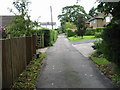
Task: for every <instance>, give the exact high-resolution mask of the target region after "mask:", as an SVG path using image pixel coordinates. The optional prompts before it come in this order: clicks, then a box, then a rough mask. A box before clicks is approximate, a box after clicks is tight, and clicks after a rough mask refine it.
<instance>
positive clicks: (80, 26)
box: [76, 13, 86, 37]
mask: <svg viewBox="0 0 120 90" xmlns="http://www.w3.org/2000/svg"><path fill="white" fill-rule="evenodd" d="M76 27H77V30H78V31H77V35H78V36H82V37H83V35H84V34H85V30H86V24H85V16H84V15H83V14H80V13H79V14H78V18H77V22H76Z"/></svg>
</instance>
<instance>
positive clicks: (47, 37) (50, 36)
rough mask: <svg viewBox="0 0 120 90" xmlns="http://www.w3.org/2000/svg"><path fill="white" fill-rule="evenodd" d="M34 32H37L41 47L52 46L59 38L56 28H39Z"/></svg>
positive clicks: (38, 42) (38, 43)
mask: <svg viewBox="0 0 120 90" xmlns="http://www.w3.org/2000/svg"><path fill="white" fill-rule="evenodd" d="M33 32H34V33H36V34H37V40H38V41H37V45H38V46H39V48H43V47H47V46H52V45H53V44H54V42H55V41H56V40H57V35H58V34H57V31H56V30H51V29H46V28H42V29H38V30H33Z"/></svg>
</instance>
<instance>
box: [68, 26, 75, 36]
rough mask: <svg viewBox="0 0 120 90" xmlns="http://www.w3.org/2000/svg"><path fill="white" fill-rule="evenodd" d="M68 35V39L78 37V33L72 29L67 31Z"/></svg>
mask: <svg viewBox="0 0 120 90" xmlns="http://www.w3.org/2000/svg"><path fill="white" fill-rule="evenodd" d="M66 34H67V37H71V36H75V35H76V31H75V32H73V31H72V30H71V29H70V28H68V29H67V30H66Z"/></svg>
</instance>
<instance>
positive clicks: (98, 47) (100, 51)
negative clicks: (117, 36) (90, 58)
mask: <svg viewBox="0 0 120 90" xmlns="http://www.w3.org/2000/svg"><path fill="white" fill-rule="evenodd" d="M92 47H93V48H94V50H96V52H95V54H96V56H98V57H99V56H102V55H103V42H102V41H95V42H94V45H93V46H92Z"/></svg>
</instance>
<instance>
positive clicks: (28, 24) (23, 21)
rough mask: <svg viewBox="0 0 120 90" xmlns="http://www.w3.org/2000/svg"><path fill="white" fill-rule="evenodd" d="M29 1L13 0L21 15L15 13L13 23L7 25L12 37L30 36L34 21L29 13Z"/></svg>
mask: <svg viewBox="0 0 120 90" xmlns="http://www.w3.org/2000/svg"><path fill="white" fill-rule="evenodd" d="M29 3H30V2H29V1H26V0H24V1H23V0H17V1H15V2H13V5H14V7H15V8H16V9H17V11H18V13H19V15H16V13H14V14H15V17H14V20H13V24H11V25H10V26H8V27H7V32H8V33H10V34H11V36H12V37H16V36H23V35H26V36H30V35H31V29H32V28H33V25H32V24H33V23H32V21H31V20H30V16H29V15H28V11H29V10H28V5H29ZM11 12H13V11H12V10H11Z"/></svg>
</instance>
